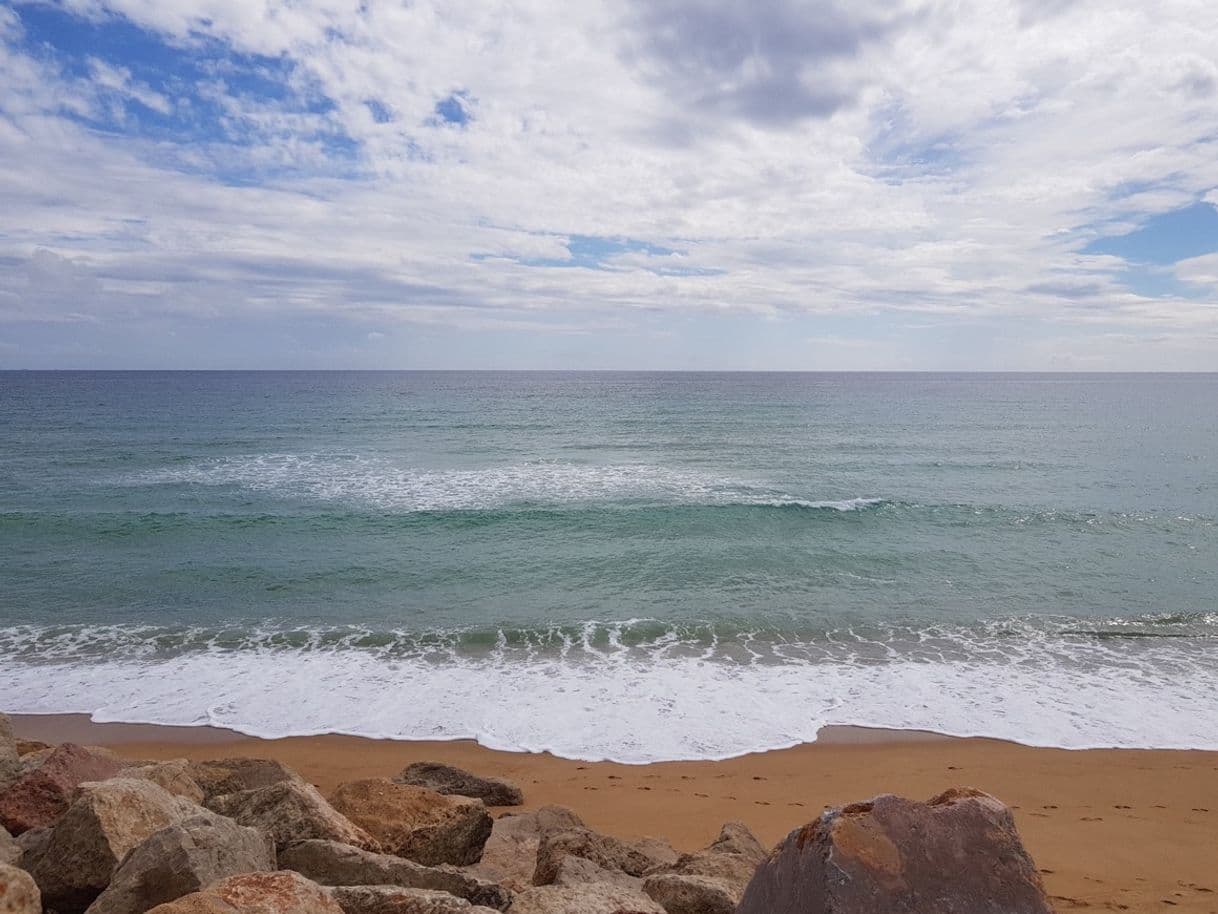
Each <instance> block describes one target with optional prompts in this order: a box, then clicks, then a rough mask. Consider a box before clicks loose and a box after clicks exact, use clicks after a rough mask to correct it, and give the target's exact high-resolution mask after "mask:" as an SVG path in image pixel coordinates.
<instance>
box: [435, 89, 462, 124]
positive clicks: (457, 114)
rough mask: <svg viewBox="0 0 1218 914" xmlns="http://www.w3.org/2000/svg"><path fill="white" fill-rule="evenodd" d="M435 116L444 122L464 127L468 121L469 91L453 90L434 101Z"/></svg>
mask: <svg viewBox="0 0 1218 914" xmlns="http://www.w3.org/2000/svg"><path fill="white" fill-rule="evenodd" d="M436 117H437V118H439V120H440V121H442V122H444V123H445V124H455V125H456V126H458V127H464V126H465V125H466V124H468V123H469V122H470V113H469V93H467V92H454V93H453V94H452V95H450V96H448V97H447V98H443V99H441V100H440V101H438V102H436Z"/></svg>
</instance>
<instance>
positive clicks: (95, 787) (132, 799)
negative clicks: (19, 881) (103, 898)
mask: <svg viewBox="0 0 1218 914" xmlns="http://www.w3.org/2000/svg"><path fill="white" fill-rule="evenodd" d="M197 812H199V807H197V806H195V805H194V804H193V803H191V802H189V801H187V800H183V799H182V798H181V797H175V796H171V795H170V794H168V793H166V792H165V791H164V790H162V789H161V788H160V787H158V786H157V785H156V784H153V783H152V782H151V781H141V780H134V779H130V778H115V779H114V780H110V781H100V782H88V783H84V784H81V785H80V787H79V788H78V789H77V792H76V797H75V799H74V800H73V801H72V805H71V806H70V807H69V808H68V811H67V812H66V813H64V815H63V817H62V818H61V819H60V820H59V822H57V823H56V825H55V827H54V829H52V831H51V834H50V838H49V840H48V841H47V842H46V844H45V845H44V846H43V847H42V848H41V850H40V852H39V853H37V854H36V855H29V854H28V853H27V856H31V857H32V864H33V865H32V867H31V869H30V874H31V875H32V876H33V877H34V881H35V882H37V883H38V888H39V889H40V890H41V891H42V898H43V902H44V903H45V904H46V906H47V907H48V908H54V909H55V911H56V912H57V914H75V912H79V911H83V910H85V908H87V907H88V906H89V904H90V903H91V902H92V901H93V900H94V899H95V898H96V897H97V896H98V895H100V894H101V892H102V890H103V889H105V888H106V886H107V885H109V883H110V877H111V876H112V875H113V874H114V871H115V869H116V868H117V867H118V864H119V862H120V861H122V859H123V858H124V857H125V856H126V855H127V852H128V851H130V850H131V849H132V848H134V847H135V846H136V845H138V844H140V843H141V842H143V841H144V839H145V838H147V837H149V836H150V835H152V834H153V833H154V832H157V831H160V830H161V829H162V828H165V827H166V826H169V825H173V824H175V823H177V822H181V821H182V820H184V819H187V818H189V817H190V816H192V815H195V814H196V813H197ZM24 860H25V858H24V857H23V863H24Z"/></svg>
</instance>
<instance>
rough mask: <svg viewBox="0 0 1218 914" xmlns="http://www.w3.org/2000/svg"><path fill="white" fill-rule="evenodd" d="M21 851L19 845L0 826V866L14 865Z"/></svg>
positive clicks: (19, 857)
mask: <svg viewBox="0 0 1218 914" xmlns="http://www.w3.org/2000/svg"><path fill="white" fill-rule="evenodd" d="M21 853H22V851H21V845H20V844H18V843H17V842H16V841H14V840H13V836H12V835H10V834H9V833H8V832H7V831H5V829H4V828H3V827H0V866H16V865H17V861H19V860H20V859H21Z"/></svg>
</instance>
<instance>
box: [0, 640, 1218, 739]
mask: <svg viewBox="0 0 1218 914" xmlns="http://www.w3.org/2000/svg"><path fill="white" fill-rule="evenodd" d="M614 631H615V628H614V627H613V626H610V627H609V630H608V635H607V636H606V633H605V631H598V630H596V629H595V628H593V627H588V628H586V629H585V630H584V632H583V633H582V634H581V633H577V634H574V635H570V636H567V637H566V638H565V640H564V644H563V646H562V648H561V649H557V650H555V649H544V650H543V649H538V648H536V646H533V645H524V646H518V645H513V646H510V647H509V646H508V644H507V640H506V638H501V639H500V642H499V644H498V645H497V646H494V647H490V648H487V649H485V650H482V651H481V652H476V653H462V652H461V651H454V650H451V649H450V648H449V647H447V646H445V645H443V644H441V645H440V646H438V647H436V646H432V647H430V648H418V649H411V650H405V651H402V650H396V649H389V648H380V649H362V648H353V647H351V646H350V641H349V640H343V639H339V640H338V641H334V640H327V639H326V638H325V637H319V638H318V639H317V640H316V642H315V643H314V644H312V645H310V646H308V647H306V648H298V647H288V648H285V647H273V646H271V645H273V644H274V643H275V641H274V638H273V637H270V636H268V637H265V638H263V639H262V641H261V642H259V643H261V644H263V645H264V646H262V647H252V648H251V647H248V646H247V647H242V648H240V649H237V650H233V649H229V648H228V647H226V646H225V643H224V640H223V639H218V640H216V642H215V644H214V646H211V647H208V646H206V645H204V646H202V647H200V646H199V645H195V644H192V646H191V647H190V649H189V650H186V651H185V652H181V653H176V654H175V653H172V652H171V653H169V654H166V655H158V654H157V651H156V650H154V649H151V650H148V651H146V652H144V653H143V654H140V653H138V652H135V651H132V650H130V649H126V648H124V649H121V650H115V651H112V652H109V653H105V652H102V653H100V655H98V652H95V651H92V650H85V651H83V655H87V656H83V655H82V652H81V650H80V647H81V644H84V643H103V642H105V641H106V640H107V638H108V637H110V636H108V635H105V634H104V632H103V633H99V632H93V633H91V634H88V635H82V634H81V633H79V632H77V633H75V634H74V635H69V634H68V633H63V634H61V635H60V636H57V637H59V638H60V641H59V642H58V643H59V644H60V645H61V648H62V650H60V651H59V652H58V653H57V652H56V650H54V649H51V650H50V651H49V654H50V655H51V656H58V657H59V658H60V659H59V660H52V661H51V662H49V663H48V662H47V655H46V654H44V655H43V656H42V657H41V658H40V659H39V660H38V661H37V662H30V660H29V659H27V658H29V656H30V655H29V653H28V652H23V651H21V650H13V649H12V648H13V646H14V645H15V644H17V643H18V642H19V641H20V640H21V639H22V638H23V637H26V636H29V635H30V633H29V632H26V633H25V635H23V634H22V633H20V632H16V631H15V630H8V631H7V632H6V633H5V634H4V640H5V646H6V647H8V648H10V649H9V650H6V651H5V653H4V655H3V658H2V659H0V707H3V708H4V709H5V710H7V711H11V712H18V713H22V712H24V713H52V712H84V713H89V714H91V715H93V717H94V719H95V720H99V721H128V722H150V723H163V724H180V725H192V724H193V725H203V724H212V725H217V726H223V727H230V728H233V729H236V730H239V731H242V732H245V733H249V734H252V735H257V736H265V737H276V736H287V735H301V734H315V733H330V732H339V733H349V734H358V735H364V736H371V737H378V738H391V739H458V738H472V739H476V740H478V741H479V742H481V743H483V744H484V745H487V746H490V747H493V748H497V749H510V750H528V751H541V750H548V751H551V752H553V753H555V754H557V755H561V756H565V757H569V758H580V759H614V760H617V761H622V762H632V763H642V762H651V761H659V760H668V759H713V758H724V757H730V756H734V755H739V754H741V753H746V752H751V751H758V750H764V749H772V748H778V747H782V746H787V745H791V744H794V743H798V742H803V741H808V740H812V739H814V738H815V736H816V733H817V731H818V730H819V728H821V727H822V726H825V725H827V724H858V725H868V726H876V727H889V728H908V729H922V730H934V731H939V732H943V733H950V734H956V735H962V736H967V735H983V736H991V737H999V738H1005V739H1011V740H1016V741H1019V742H1023V743H1027V744H1031V745H1042V746H1061V747H1067V748H1086V747H1098V746H1117V747H1158V748H1208V749H1218V702H1215V701H1214V696H1215V694H1218V664H1216V663H1215V662H1214V660H1213V658H1212V653H1211V651H1210V650H1209V648H1210V647H1211V646H1212V642H1210V643H1209V644H1207V643H1205V642H1206V639H1140V640H1139V641H1138V643H1136V644H1134V643H1132V642H1130V641H1128V640H1126V639H1112V640H1111V641H1106V640H1105V639H1102V638H1095V637H1063V636H1060V635H1051V634H1043V633H1042V635H1040V636H1037V635H1036V634H1035V632H1029V631H1024V632H1019V633H1018V634H1019V637H1017V638H1011V637H1007V638H1005V639H998V638H994V637H992V633H991V634H986V633H984V632H983V633H979V634H977V635H975V636H974V637H973V640H972V641H971V642H970V641H969V640H968V639H967V638H965V639H964V640H961V638H960V637H959V633H955V634H953V635H951V637H944V636H943V635H942V634H936V633H933V632H931V633H928V634H927V635H926V636H925V637H924V638H923V639H921V640H920V641H916V642H914V641H911V640H909V639H906V642H905V643H904V644H903V645H901V646H900V647H899V649H898V648H894V647H893V646H892V645H891V644H885V643H883V642H877V641H875V640H874V639H871V638H868V637H863V636H854V637H851V636H850V634H849V633H841V634H840V635H839V636H836V637H832V638H828V639H825V640H824V641H823V642H821V643H819V644H805V645H801V644H799V643H782V642H781V639H780V640H778V641H774V640H772V639H771V640H770V641H766V642H765V643H762V642H761V641H760V640H753V639H751V636H748V635H744V636H736V637H735V638H734V639H733V645H731V646H730V647H731V648H732V649H729V648H727V647H725V646H724V645H721V644H719V643H717V642H716V641H715V640H714V639H713V638H712V639H710V640H705V639H703V640H701V641H697V642H692V641H685V640H683V639H682V638H681V637H680V636H679V635H677V634H675V633H672V632H668V633H665V632H664V631H659V632H658V633H657V634H656V635H655V636H654V637H652V638H650V639H649V640H647V641H646V642H645V643H642V644H633V645H625V644H623V642H622V633H623V631H625V629H624V628H622V627H618V628H617V629H616V634H614ZM112 634H113V633H112ZM41 637H43V640H42V642H41V643H42V646H43V647H47V646H48V645H49V644H52V643H56V642H55V641H54V637H53V636H45V635H43V636H41ZM48 637H50V638H51V640H50V641H48V640H46V639H47V638H48ZM72 637H75V638H76V639H77V641H76V643H75V645H72V644H70V643H69V642H70V641H71V638H72ZM256 640H257V639H256ZM1151 641H1153V642H1154V643H1150V642H1151ZM138 642H139V639H138V638H135V639H132V643H138ZM919 645H920V646H919ZM758 658H764V659H763V660H759V659H758Z"/></svg>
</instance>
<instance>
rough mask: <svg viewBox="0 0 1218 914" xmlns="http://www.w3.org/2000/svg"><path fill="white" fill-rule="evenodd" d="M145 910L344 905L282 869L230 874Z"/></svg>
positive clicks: (308, 912)
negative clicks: (278, 870) (189, 893)
mask: <svg viewBox="0 0 1218 914" xmlns="http://www.w3.org/2000/svg"><path fill="white" fill-rule="evenodd" d="M148 914H343V909H342V908H341V907H339V905H338V902H337V901H335V900H334V898H333V897H332V896H331V895H330V892H329V890H328V889H323V888H322V887H321V886H319V885H317V884H316V883H314V882H310V881H309V880H308V879H305V878H304V877H303V876H301V875H300V874H299V873H290V872H281V873H245V874H243V875H241V876H230V877H229V878H227V879H222V880H221V881H219V882H217V883H214V884H212V885H210V886H208V887H207V888H206V889H204V890H203V891H202V892H195V893H194V894H191V895H183V896H182V897H181V898H179V899H177V900H176V901H171V902H169V903H167V904H161V905H157V906H156V907H155V908H152V909H151V910H150V911H149V912H148Z"/></svg>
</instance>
